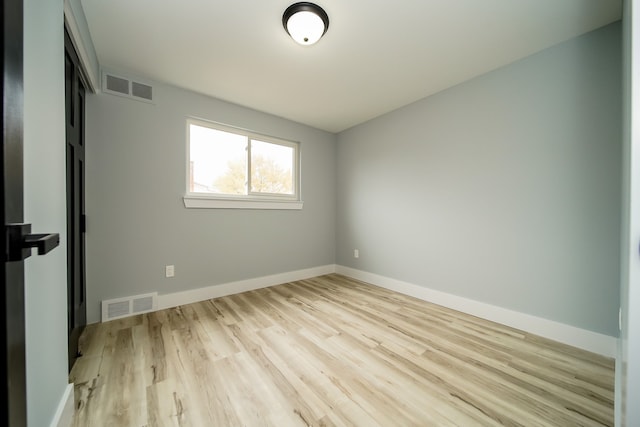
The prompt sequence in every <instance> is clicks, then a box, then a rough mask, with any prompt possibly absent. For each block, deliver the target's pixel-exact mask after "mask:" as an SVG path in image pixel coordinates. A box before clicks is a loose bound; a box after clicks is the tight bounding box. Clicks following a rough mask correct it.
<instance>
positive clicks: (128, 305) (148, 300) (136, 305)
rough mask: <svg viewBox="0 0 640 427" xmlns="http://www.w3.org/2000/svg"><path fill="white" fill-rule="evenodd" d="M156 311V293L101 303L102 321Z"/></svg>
mask: <svg viewBox="0 0 640 427" xmlns="http://www.w3.org/2000/svg"><path fill="white" fill-rule="evenodd" d="M157 309H158V293H157V292H154V293H152V294H145V295H136V296H133V297H126V298H117V299H110V300H104V301H102V321H103V322H108V321H109V320H114V319H120V318H122V317H129V316H134V315H136V314H141V313H148V312H150V311H155V310H157Z"/></svg>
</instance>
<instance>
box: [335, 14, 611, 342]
mask: <svg viewBox="0 0 640 427" xmlns="http://www.w3.org/2000/svg"><path fill="white" fill-rule="evenodd" d="M620 38H621V29H620V24H619V23H616V24H612V25H610V26H607V27H605V28H603V29H601V30H598V31H595V32H593V33H589V34H587V35H585V36H582V37H579V38H577V39H573V40H571V41H568V42H566V43H564V44H561V45H558V46H556V47H553V48H550V49H547V50H545V51H543V52H540V53H538V54H536V55H533V56H531V57H528V58H525V59H523V60H521V61H518V62H516V63H513V64H511V65H509V66H506V67H504V68H501V69H499V70H496V71H494V72H491V73H488V74H486V75H483V76H481V77H478V78H476V79H473V80H471V81H469V82H466V83H464V84H461V85H459V86H456V87H454V88H451V89H449V90H446V91H443V92H441V93H438V94H436V95H433V96H431V97H429V98H426V99H424V100H421V101H419V102H417V103H415V104H412V105H410V106H407V107H405V108H402V109H400V110H397V111H395V112H392V113H389V114H387V115H384V116H382V117H379V118H377V119H374V120H372V121H370V122H367V123H365V124H362V125H360V126H357V127H355V128H352V129H350V130H347V131H345V132H343V133H341V134H339V135H338V153H337V159H338V163H337V164H338V182H339V186H338V214H337V218H338V222H337V250H336V254H337V262H338V264H341V265H345V266H348V267H352V268H356V269H360V270H364V271H368V272H371V273H375V274H380V275H383V276H387V277H391V278H395V279H398V280H403V281H407V282H410V283H414V284H418V285H422V286H426V287H429V288H432V289H436V290H440V291H444V292H448V293H451V294H454V295H459V296H463V297H466V298H470V299H474V300H477V301H483V302H487V303H490V304H494V305H497V306H501V307H506V308H508V309H512V310H516V311H519V312H523V313H528V314H532V315H535V316H539V317H543V318H547V319H551V320H555V321H559V322H562V323H566V324H569V325H574V326H577V327H580V328H584V329H588V330H591V331H595V332H600V333H604V334H609V335H612V336H616V335H617V313H618V303H619V296H618V287H619V285H618V283H619V281H618V280H619V279H618V278H619V259H620V255H619V254H620V247H619V227H620V203H621V195H620V191H621V190H620V179H621V178H620V167H621V142H620V141H621V82H620V80H621V77H620V73H621V44H620ZM497 48H499V47H497ZM434 66H437V64H434ZM354 248H358V249H359V250H360V258H359V259H354V258H353V249H354Z"/></svg>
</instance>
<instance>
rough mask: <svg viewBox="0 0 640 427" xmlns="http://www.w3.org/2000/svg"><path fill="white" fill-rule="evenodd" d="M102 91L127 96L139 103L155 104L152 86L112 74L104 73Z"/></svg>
mask: <svg viewBox="0 0 640 427" xmlns="http://www.w3.org/2000/svg"><path fill="white" fill-rule="evenodd" d="M102 90H103V91H104V92H106V93H110V94H112V95H119V96H125V97H127V98H131V99H137V100H138V101H144V102H153V87H152V86H150V85H148V84H145V83H140V82H136V81H133V80H131V79H128V78H125V77H122V76H116V75H113V74H111V73H104V74H103V75H102Z"/></svg>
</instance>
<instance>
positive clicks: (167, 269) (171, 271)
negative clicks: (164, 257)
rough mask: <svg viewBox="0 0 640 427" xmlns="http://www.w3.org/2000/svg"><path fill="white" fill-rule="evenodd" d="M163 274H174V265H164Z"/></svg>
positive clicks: (170, 275)
mask: <svg viewBox="0 0 640 427" xmlns="http://www.w3.org/2000/svg"><path fill="white" fill-rule="evenodd" d="M164 275H165V276H166V277H173V276H175V275H176V267H175V266H174V265H166V266H165V267H164Z"/></svg>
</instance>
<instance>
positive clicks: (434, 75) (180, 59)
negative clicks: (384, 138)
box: [82, 0, 621, 132]
mask: <svg viewBox="0 0 640 427" xmlns="http://www.w3.org/2000/svg"><path fill="white" fill-rule="evenodd" d="M292 3H295V1H294V0H108V1H107V0H82V6H83V8H84V11H85V14H86V18H87V21H88V24H89V29H90V32H91V37H92V39H93V43H94V46H95V48H96V51H97V54H98V58H99V61H100V64H101V65H102V66H103V67H107V68H110V69H112V70H117V71H122V72H128V73H130V74H132V75H134V76H138V77H145V78H148V79H151V80H156V81H158V82H164V83H169V84H173V85H175V86H179V87H182V88H185V89H190V90H193V91H196V92H200V93H203V94H206V95H210V96H213V97H215V98H219V99H223V100H226V101H230V102H233V103H236V104H240V105H243V106H246V107H250V108H253V109H256V110H260V111H264V112H268V113H271V114H274V115H277V116H281V117H284V118H287V119H290V120H294V121H296V122H300V123H304V124H307V125H310V126H313V127H316V128H319V129H324V130H327V131H330V132H339V131H342V130H344V129H347V128H349V127H351V126H354V125H356V124H359V123H362V122H364V121H366V120H369V119H372V118H374V117H376V116H379V115H381V114H384V113H386V112H389V111H392V110H394V109H396V108H398V107H401V106H403V105H407V104H409V103H411V102H414V101H417V100H418V99H421V98H424V97H425V96H428V95H431V94H433V93H436V92H438V91H441V90H443V89H445V88H448V87H451V86H453V85H456V84H458V83H461V82H463V81H465V80H468V79H470V78H472V77H475V76H478V75H480V74H483V73H486V72H487V71H490V70H493V69H496V68H498V67H500V66H502V65H505V64H508V63H510V62H513V61H515V60H518V59H520V58H523V57H525V56H528V55H530V54H532V53H534V52H537V51H540V50H542V49H545V48H547V47H549V46H552V45H554V44H557V43H559V42H562V41H565V40H568V39H570V38H572V37H575V36H577V35H580V34H583V33H586V32H588V31H591V30H593V29H596V28H598V27H601V26H603V25H606V24H609V23H611V22H614V21H616V20H618V19H620V17H621V0H395V1H390V0H387V1H382V0H317V1H316V3H317V4H319V5H320V6H322V7H323V8H324V9H325V10H326V12H327V14H328V15H329V19H330V25H329V30H328V31H327V33H326V34H325V36H324V37H323V38H322V39H321V40H320V41H319V42H318V43H317V44H316V45H314V46H310V47H303V46H299V45H297V44H296V43H295V42H294V41H293V40H291V38H289V36H288V35H287V33H286V32H285V30H284V29H283V27H282V13H283V12H284V10H285V9H286V8H287V7H288V6H289V5H290V4H292Z"/></svg>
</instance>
